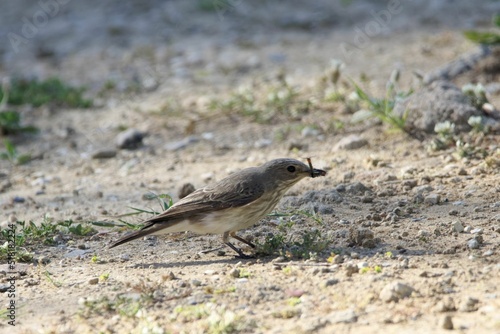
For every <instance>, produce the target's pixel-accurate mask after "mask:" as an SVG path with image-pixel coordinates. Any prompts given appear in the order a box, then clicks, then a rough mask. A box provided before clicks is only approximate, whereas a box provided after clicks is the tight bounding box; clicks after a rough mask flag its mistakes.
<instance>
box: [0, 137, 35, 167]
mask: <svg viewBox="0 0 500 334" xmlns="http://www.w3.org/2000/svg"><path fill="white" fill-rule="evenodd" d="M3 143H4V146H5V152H0V159H2V160H8V161H10V162H11V163H12V164H13V165H24V164H25V163H27V162H28V161H30V160H31V155H29V154H19V153H18V152H17V149H16V147H15V146H14V144H12V142H11V141H10V140H8V139H4V141H3Z"/></svg>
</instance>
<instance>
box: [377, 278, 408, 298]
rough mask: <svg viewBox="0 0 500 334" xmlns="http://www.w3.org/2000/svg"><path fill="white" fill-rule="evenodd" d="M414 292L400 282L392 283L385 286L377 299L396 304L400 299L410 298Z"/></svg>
mask: <svg viewBox="0 0 500 334" xmlns="http://www.w3.org/2000/svg"><path fill="white" fill-rule="evenodd" d="M413 291H415V290H414V289H413V288H412V287H411V286H409V285H407V284H405V283H402V282H392V283H389V284H387V285H386V286H385V287H384V288H383V289H382V291H381V292H380V295H379V298H380V299H381V300H382V301H385V302H387V303H388V302H391V301H393V302H398V301H399V300H400V299H402V298H406V297H409V296H411V294H412V293H413Z"/></svg>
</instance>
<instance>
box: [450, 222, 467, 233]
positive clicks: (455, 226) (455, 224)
mask: <svg viewBox="0 0 500 334" xmlns="http://www.w3.org/2000/svg"><path fill="white" fill-rule="evenodd" d="M452 224H453V225H452V226H453V231H454V232H457V233H462V232H463V231H464V226H463V225H462V223H461V222H459V221H454V222H452Z"/></svg>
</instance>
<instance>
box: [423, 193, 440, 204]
mask: <svg viewBox="0 0 500 334" xmlns="http://www.w3.org/2000/svg"><path fill="white" fill-rule="evenodd" d="M440 201H441V196H440V195H439V194H429V195H427V196H425V197H424V203H425V204H429V205H436V204H439V202H440Z"/></svg>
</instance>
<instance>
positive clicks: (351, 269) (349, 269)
mask: <svg viewBox="0 0 500 334" xmlns="http://www.w3.org/2000/svg"><path fill="white" fill-rule="evenodd" d="M344 270H345V274H346V276H347V277H351V276H352V274H356V273H358V272H359V269H358V267H357V266H356V265H355V264H353V263H347V264H346V265H345V266H344Z"/></svg>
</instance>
